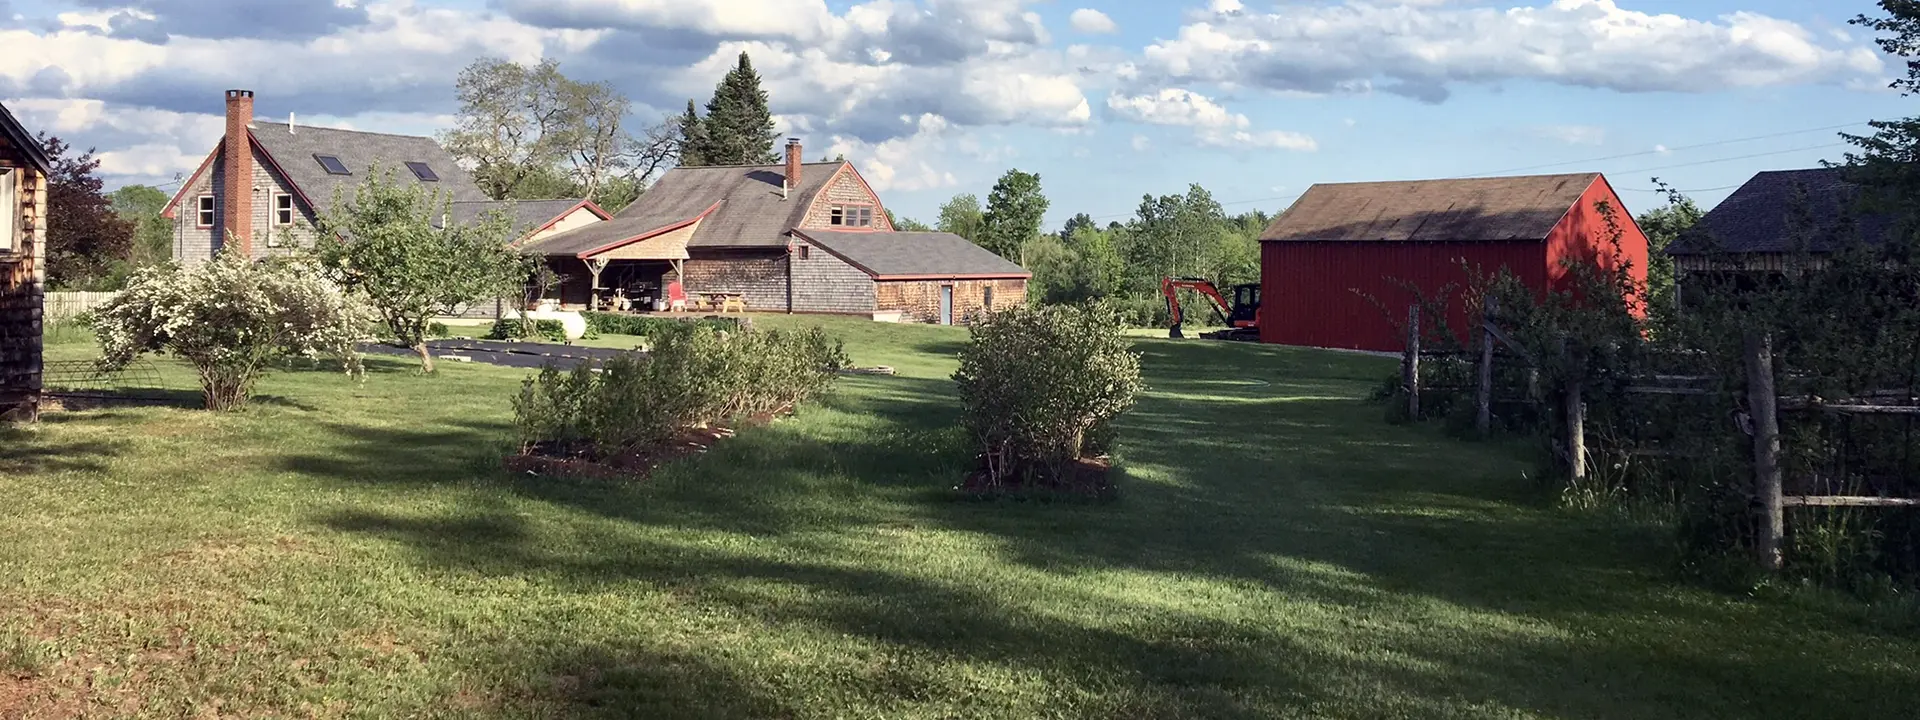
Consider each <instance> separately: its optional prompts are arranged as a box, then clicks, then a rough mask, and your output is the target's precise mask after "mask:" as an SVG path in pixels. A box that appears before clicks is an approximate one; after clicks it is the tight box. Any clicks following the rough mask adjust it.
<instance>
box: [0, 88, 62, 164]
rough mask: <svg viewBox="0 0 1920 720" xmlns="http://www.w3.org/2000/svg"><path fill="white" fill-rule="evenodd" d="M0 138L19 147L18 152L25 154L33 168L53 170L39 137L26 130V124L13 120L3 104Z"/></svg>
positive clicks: (0, 113)
mask: <svg viewBox="0 0 1920 720" xmlns="http://www.w3.org/2000/svg"><path fill="white" fill-rule="evenodd" d="M0 138H5V139H6V141H7V144H8V145H11V146H13V147H16V148H19V149H20V154H22V155H24V156H26V158H27V162H29V163H32V164H33V167H34V169H36V170H39V171H40V172H41V173H52V172H53V163H51V162H48V161H47V153H46V150H44V149H42V148H41V147H40V141H39V139H37V138H35V137H34V136H33V133H30V132H27V128H26V126H24V125H21V124H20V121H19V120H15V119H14V118H13V113H10V112H7V106H5V105H0Z"/></svg>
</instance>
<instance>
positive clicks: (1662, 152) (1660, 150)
mask: <svg viewBox="0 0 1920 720" xmlns="http://www.w3.org/2000/svg"><path fill="white" fill-rule="evenodd" d="M1653 151H1654V152H1655V153H1657V154H1660V155H1668V154H1672V152H1673V151H1672V150H1668V149H1667V146H1665V145H1655V146H1653Z"/></svg>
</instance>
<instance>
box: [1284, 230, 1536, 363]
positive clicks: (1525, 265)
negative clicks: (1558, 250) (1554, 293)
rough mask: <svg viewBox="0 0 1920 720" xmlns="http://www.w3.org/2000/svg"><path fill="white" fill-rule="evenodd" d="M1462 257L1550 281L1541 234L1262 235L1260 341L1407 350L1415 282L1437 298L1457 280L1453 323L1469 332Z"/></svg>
mask: <svg viewBox="0 0 1920 720" xmlns="http://www.w3.org/2000/svg"><path fill="white" fill-rule="evenodd" d="M1462 261H1465V262H1466V263H1468V264H1470V265H1473V266H1477V267H1476V270H1475V272H1479V273H1494V272H1498V271H1499V269H1500V268H1501V267H1502V266H1504V267H1507V268H1508V269H1510V270H1512V271H1513V273H1514V274H1515V275H1518V276H1519V277H1520V278H1521V279H1523V280H1525V281H1526V282H1527V283H1528V284H1530V285H1534V286H1536V287H1538V286H1541V285H1544V284H1545V283H1546V281H1547V277H1546V257H1545V251H1544V249H1543V248H1542V247H1541V244H1540V243H1538V242H1448V243H1410V242H1269V243H1261V247H1260V267H1261V273H1260V285H1261V287H1260V341H1261V342H1267V343H1278V344H1283V345H1305V346H1309V347H1329V348H1344V349H1351V350H1382V351H1393V350H1400V349H1402V348H1403V347H1405V346H1406V338H1405V337H1404V336H1403V335H1402V334H1401V332H1400V330H1398V327H1399V326H1400V325H1401V324H1404V323H1405V322H1406V317H1407V308H1408V306H1410V305H1412V304H1414V302H1416V299H1415V296H1414V294H1413V293H1412V292H1410V291H1408V290H1407V289H1406V286H1407V285H1411V286H1413V287H1416V288H1419V289H1420V291H1421V292H1422V293H1423V294H1425V295H1427V297H1428V298H1429V299H1434V300H1437V299H1439V297H1440V293H1441V291H1442V290H1443V289H1448V285H1449V284H1452V286H1453V287H1452V288H1451V291H1452V293H1453V295H1452V296H1451V298H1450V302H1449V308H1448V309H1449V315H1450V317H1448V318H1447V324H1448V326H1449V327H1450V328H1452V329H1453V331H1454V332H1455V333H1456V334H1459V333H1464V332H1465V328H1466V327H1467V313H1466V308H1465V307H1464V305H1465V303H1463V302H1462V301H1461V299H1460V298H1459V293H1460V292H1461V291H1462V290H1464V289H1465V288H1466V285H1467V283H1468V281H1469V278H1468V275H1467V271H1466V270H1465V269H1464V267H1465V266H1463V265H1462ZM1369 298H1371V299H1369ZM1375 300H1377V301H1378V304H1375V302H1374V301H1375ZM1383 306H1384V311H1383V310H1382V307H1383ZM1388 315H1392V316H1393V319H1392V320H1389V319H1388ZM1429 322H1431V321H1430V320H1429Z"/></svg>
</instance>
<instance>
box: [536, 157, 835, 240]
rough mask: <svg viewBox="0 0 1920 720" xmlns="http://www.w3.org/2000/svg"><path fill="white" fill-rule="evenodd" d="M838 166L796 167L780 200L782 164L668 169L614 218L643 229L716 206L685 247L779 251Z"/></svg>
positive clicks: (682, 219) (669, 222)
mask: <svg viewBox="0 0 1920 720" xmlns="http://www.w3.org/2000/svg"><path fill="white" fill-rule="evenodd" d="M844 164H845V163H840V162H829V163H807V164H805V165H802V166H801V173H800V187H797V188H790V189H789V190H788V193H787V197H786V198H785V199H782V198H781V197H780V186H781V184H782V183H783V182H784V180H785V178H786V167H785V166H784V165H745V166H724V167H692V168H674V169H672V170H669V171H667V174H666V175H663V176H661V177H660V180H659V181H657V182H655V183H654V184H653V186H652V187H649V188H647V191H646V192H644V193H641V195H640V199H638V200H635V201H634V202H633V204H632V205H629V206H627V207H626V209H624V210H621V211H620V214H619V215H618V219H621V220H629V219H631V220H633V222H632V223H630V224H629V225H628V227H632V228H635V229H638V230H649V229H652V228H657V227H662V226H665V225H671V224H673V223H676V222H682V221H685V220H688V219H690V218H692V217H694V216H695V215H699V214H700V213H702V212H705V211H706V210H707V208H709V207H712V206H713V204H714V203H715V202H719V203H720V208H719V209H717V210H715V211H714V212H713V214H712V215H709V216H707V219H706V220H704V221H702V222H701V223H700V230H699V232H697V233H695V234H694V236H693V240H692V241H691V242H689V243H688V245H689V246H690V247H696V248H699V247H784V246H785V245H786V244H787V239H786V237H785V235H786V233H787V231H789V230H792V229H793V228H794V227H795V226H797V225H799V224H800V222H801V221H802V220H803V219H805V217H806V212H807V205H808V204H809V203H811V202H812V201H813V196H814V195H816V194H818V193H819V192H820V190H821V188H824V187H826V184H827V181H828V180H829V179H831V178H832V177H833V176H834V174H835V173H837V172H838V171H839V170H840V167H841V166H842V165H844ZM587 229H588V228H582V229H581V230H575V231H572V232H583V231H585V230H587ZM572 232H569V233H563V235H570V234H572Z"/></svg>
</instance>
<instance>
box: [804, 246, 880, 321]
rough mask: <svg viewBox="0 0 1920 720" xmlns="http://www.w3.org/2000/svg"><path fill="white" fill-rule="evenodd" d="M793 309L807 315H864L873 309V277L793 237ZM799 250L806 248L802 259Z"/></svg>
mask: <svg viewBox="0 0 1920 720" xmlns="http://www.w3.org/2000/svg"><path fill="white" fill-rule="evenodd" d="M793 243H794V254H793V256H792V257H791V258H789V262H791V263H793V309H794V310H795V311H798V312H807V313H838V314H845V315H865V314H868V313H871V312H873V310H874V307H875V305H874V290H873V276H872V275H868V274H867V272H866V271H865V270H861V269H859V268H856V267H854V266H852V265H848V264H847V262H846V261H844V260H841V259H840V258H837V257H834V256H833V254H832V253H829V252H827V251H825V250H822V249H820V248H818V247H814V246H813V245H811V244H809V243H808V242H807V241H805V240H801V239H799V238H795V239H794V241H793ZM801 248H807V249H808V251H807V252H806V257H804V258H803V257H801V255H800V253H801Z"/></svg>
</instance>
